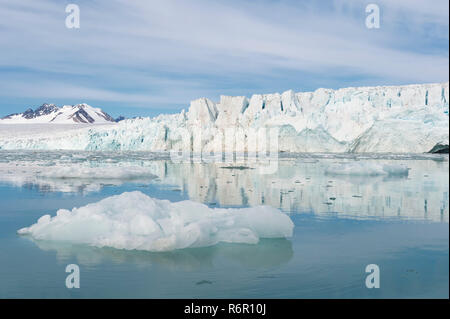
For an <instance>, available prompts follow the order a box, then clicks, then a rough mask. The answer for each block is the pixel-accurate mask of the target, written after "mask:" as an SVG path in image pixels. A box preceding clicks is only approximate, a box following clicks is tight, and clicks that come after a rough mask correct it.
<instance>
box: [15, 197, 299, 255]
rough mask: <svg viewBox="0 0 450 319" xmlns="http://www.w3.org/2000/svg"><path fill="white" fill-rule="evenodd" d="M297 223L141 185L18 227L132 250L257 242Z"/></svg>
mask: <svg viewBox="0 0 450 319" xmlns="http://www.w3.org/2000/svg"><path fill="white" fill-rule="evenodd" d="M293 228H294V224H293V222H292V221H291V219H290V218H289V217H288V216H287V215H286V214H284V213H282V212H280V211H279V210H278V209H276V208H273V207H270V206H258V207H250V208H239V209H238V208H228V209H222V208H209V207H208V206H206V205H204V204H200V203H197V202H193V201H189V200H187V201H181V202H175V203H172V202H170V201H167V200H158V199H154V198H151V197H149V196H147V195H145V194H143V193H141V192H139V191H135V192H126V193H123V194H121V195H116V196H111V197H108V198H106V199H103V200H101V201H99V202H97V203H93V204H89V205H86V206H84V207H80V208H74V209H72V211H69V210H66V209H60V210H58V212H57V214H56V216H54V217H51V216H50V215H44V216H42V217H41V218H39V220H38V221H37V223H36V224H33V225H31V226H30V227H26V228H22V229H20V230H19V231H18V233H19V234H22V235H30V236H32V237H33V238H34V239H37V240H52V241H64V242H70V243H74V244H88V245H92V246H97V247H113V248H118V249H128V250H134V249H135V250H147V251H171V250H175V249H183V248H193V247H204V246H211V245H215V244H217V243H219V242H226V243H243V244H256V243H257V242H258V241H259V239H260V238H286V237H290V236H292V233H293Z"/></svg>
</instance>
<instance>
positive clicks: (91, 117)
mask: <svg viewBox="0 0 450 319" xmlns="http://www.w3.org/2000/svg"><path fill="white" fill-rule="evenodd" d="M109 122H110V123H114V122H116V120H115V119H114V118H113V117H112V116H110V115H109V114H108V113H106V112H104V111H103V110H102V109H100V108H94V107H92V106H90V105H88V104H86V103H80V104H75V105H63V106H61V107H59V106H57V105H55V104H52V103H44V104H42V105H41V106H39V107H38V108H36V109H35V110H33V109H32V108H28V109H27V110H25V111H24V112H23V113H13V114H9V115H6V116H4V117H2V118H1V119H0V123H1V124H35V123H57V124H78V123H79V124H98V123H109Z"/></svg>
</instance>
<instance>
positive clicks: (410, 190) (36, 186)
mask: <svg viewBox="0 0 450 319" xmlns="http://www.w3.org/2000/svg"><path fill="white" fill-rule="evenodd" d="M355 163H357V167H358V168H359V172H357V173H356V170H353V173H352V171H351V170H350V173H348V174H347V173H346V174H337V173H336V165H337V167H338V168H339V167H342V165H344V166H345V167H350V168H352V167H355V166H354V165H355ZM386 165H388V166H389V165H390V166H389V167H393V166H399V165H400V166H403V167H407V168H408V172H407V174H396V173H395V172H389V173H385V174H384V173H379V171H378V170H377V169H376V168H379V167H384V166H386ZM67 167H69V168H72V169H73V171H74V172H80V174H79V176H76V174H71V176H70V177H68V176H67ZM129 167H133V168H136V167H141V168H144V169H145V170H147V171H148V172H149V174H147V175H145V174H143V175H142V176H140V177H136V176H131V175H127V174H123V173H120V172H121V171H123V172H127V168H129ZM332 167H334V169H330V168H332ZM86 168H89V169H92V171H89V170H85V169H86ZM99 168H100V169H101V170H97V171H99V172H101V174H107V173H106V172H108V170H110V172H111V175H110V176H109V177H108V176H106V175H105V176H101V174H100V175H99V174H97V175H95V176H93V175H92V176H91V177H89V176H88V175H86V172H94V171H95V170H96V169H99ZM105 168H106V169H105ZM361 168H363V169H365V170H367V173H364V172H363V171H361ZM83 169H84V170H83ZM81 172H84V173H83V174H81ZM112 172H114V173H112ZM333 172H334V173H333ZM111 176H113V177H111ZM448 177H449V166H448V155H394V154H390V155H367V154H365V155H355V154H353V155H351V154H345V155H343V154H341V155H337V154H317V155H315V156H312V155H308V156H307V155H302V154H296V155H295V154H291V155H288V156H286V155H284V156H283V158H280V159H279V161H278V163H277V169H276V170H275V171H274V172H273V173H271V174H261V172H260V171H259V170H258V167H257V165H255V164H254V163H246V164H245V165H243V164H234V163H232V164H229V163H202V162H200V163H192V162H188V163H175V162H173V161H171V160H170V158H168V157H167V156H165V155H164V154H155V153H139V152H136V153H95V152H32V151H22V152H17V151H16V152H15V151H8V152H6V151H1V152H0V199H1V202H2V205H1V208H0V298H197V297H198V298H448V297H449V286H448V285H449V284H448V282H449V270H448V269H449V225H448V213H449V208H448V195H449V184H448ZM134 190H138V191H141V192H143V193H145V194H147V195H149V196H151V197H155V198H159V199H168V200H170V201H179V200H184V199H191V200H194V201H198V202H202V203H205V204H207V205H209V206H210V207H248V206H255V205H261V204H263V205H271V206H274V207H277V208H279V209H281V210H282V211H283V212H285V213H286V214H288V215H289V217H290V218H291V219H292V221H293V222H294V224H295V228H294V234H293V237H292V238H287V239H263V240H261V241H260V242H259V243H258V244H256V245H247V244H226V243H221V244H218V245H215V246H212V247H203V248H192V249H182V250H176V251H170V252H162V253H155V252H147V251H130V250H119V249H113V248H98V247H91V246H87V245H75V244H71V243H67V242H57V241H39V240H34V239H32V238H30V237H26V236H19V235H18V234H17V230H18V229H20V228H22V227H27V226H30V225H31V224H34V223H35V222H36V221H37V219H38V218H39V217H41V216H42V215H44V214H50V215H52V216H53V215H55V213H56V211H57V210H58V209H60V208H66V209H72V208H73V207H80V206H84V205H87V204H89V203H93V202H97V201H99V200H101V199H103V198H106V197H109V196H112V195H117V194H121V193H123V192H125V191H134ZM130 205H133V203H130ZM68 264H77V265H79V267H80V272H81V276H80V288H79V289H68V288H66V286H65V280H66V276H67V275H68V273H66V272H65V268H66V266H67V265H68ZM369 264H376V265H378V266H379V268H380V288H378V289H368V288H367V287H366V284H365V281H366V276H367V275H368V274H367V273H366V272H365V268H366V266H367V265H369Z"/></svg>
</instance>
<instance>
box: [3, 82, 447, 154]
mask: <svg viewBox="0 0 450 319" xmlns="http://www.w3.org/2000/svg"><path fill="white" fill-rule="evenodd" d="M448 100H449V83H448V82H446V83H437V84H421V85H406V86H379V87H362V88H344V89H339V90H331V89H317V90H316V91H314V92H300V93H294V92H293V91H292V90H290V91H286V92H284V93H282V94H279V93H275V94H255V95H253V96H251V97H250V98H247V97H243V96H237V97H231V96H221V97H220V101H219V102H218V103H214V102H213V101H211V100H209V99H206V98H201V99H198V100H195V101H192V102H191V105H190V107H189V110H188V111H187V112H185V111H184V110H183V111H182V112H181V113H178V114H171V115H164V114H162V115H159V116H157V117H154V118H140V119H130V120H125V121H121V122H119V123H114V124H107V125H95V126H87V127H83V128H71V129H60V130H56V129H53V130H47V129H42V130H41V131H38V132H36V131H33V134H31V133H27V130H26V129H24V128H23V127H22V128H20V130H22V133H21V134H19V133H11V132H14V130H15V129H16V127H14V128H11V129H4V128H3V129H2V128H0V148H1V149H74V150H124V151H125V150H146V151H169V150H193V151H194V152H195V151H196V150H197V148H199V149H201V150H202V151H206V152H222V151H223V150H226V149H227V147H228V148H229V147H230V143H226V142H224V136H226V135H227V134H228V136H229V135H230V134H231V135H232V136H233V137H234V142H233V143H231V145H232V146H233V147H232V148H233V150H234V151H236V152H241V151H252V150H253V149H251V148H252V146H251V145H252V144H251V143H250V142H249V141H250V140H251V139H252V138H253V135H254V134H255V132H257V131H258V130H259V129H261V128H264V129H265V128H277V130H278V136H279V139H278V150H279V151H284V152H395V153H409V152H411V153H422V152H428V151H430V150H431V149H432V148H433V147H434V146H435V145H436V144H441V145H448V144H449V142H448V140H449V133H448V129H449V118H448V106H449V103H448ZM2 126H6V125H2Z"/></svg>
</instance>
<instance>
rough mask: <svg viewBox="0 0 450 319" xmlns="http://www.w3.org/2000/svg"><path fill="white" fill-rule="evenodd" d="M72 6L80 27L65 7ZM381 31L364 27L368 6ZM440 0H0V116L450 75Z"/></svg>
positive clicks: (149, 109)
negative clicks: (71, 25) (73, 25)
mask: <svg viewBox="0 0 450 319" xmlns="http://www.w3.org/2000/svg"><path fill="white" fill-rule="evenodd" d="M69 3H74V4H77V5H79V7H80V29H68V28H66V26H65V19H66V16H67V13H66V12H65V7H66V5H67V4H69ZM369 3H375V4H377V5H378V6H379V7H380V16H381V19H380V28H379V29H368V28H366V26H365V19H366V16H367V14H366V12H365V8H366V5H367V4H369ZM448 6H449V4H448V1H447V0H433V1H425V0H422V1H415V0H396V1H387V0H382V1H359V0H352V1H343V0H341V1H282V0H278V1H275V0H260V1H249V0H248V1H247V0H228V1H211V0H199V1H196V0H189V1H185V0H179V1H173V0H164V1H134V0H104V1H95V0H90V1H87V0H83V1H76V0H72V1H54V0H53V1H51V0H0V116H3V115H6V114H9V113H13V112H22V111H23V110H25V109H26V108H28V107H32V108H35V107H37V106H39V105H41V104H42V103H44V102H50V103H56V104H58V105H62V104H76V103H81V102H86V103H88V104H90V105H93V106H96V107H101V108H102V109H104V110H105V111H107V112H108V113H110V114H111V115H113V116H118V115H125V116H128V117H132V116H147V115H149V116H154V115H156V114H159V113H173V112H178V111H180V110H181V109H183V108H185V109H187V108H188V107H189V102H190V101H191V100H193V99H196V98H199V97H208V98H210V99H212V100H215V101H217V100H218V99H219V97H220V95H246V96H251V95H252V94H254V93H273V92H282V91H285V90H288V89H293V90H294V91H296V92H300V91H312V90H315V89H317V88H319V87H326V88H335V89H336V88H341V87H348V86H374V85H399V84H413V83H430V82H444V81H448V77H449V73H448V72H449V71H448V67H449V57H448V55H449V52H448V48H449V34H448V29H449V17H448Z"/></svg>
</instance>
